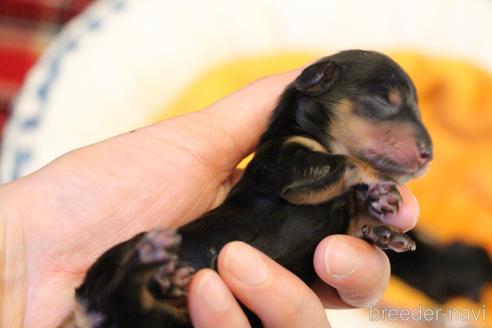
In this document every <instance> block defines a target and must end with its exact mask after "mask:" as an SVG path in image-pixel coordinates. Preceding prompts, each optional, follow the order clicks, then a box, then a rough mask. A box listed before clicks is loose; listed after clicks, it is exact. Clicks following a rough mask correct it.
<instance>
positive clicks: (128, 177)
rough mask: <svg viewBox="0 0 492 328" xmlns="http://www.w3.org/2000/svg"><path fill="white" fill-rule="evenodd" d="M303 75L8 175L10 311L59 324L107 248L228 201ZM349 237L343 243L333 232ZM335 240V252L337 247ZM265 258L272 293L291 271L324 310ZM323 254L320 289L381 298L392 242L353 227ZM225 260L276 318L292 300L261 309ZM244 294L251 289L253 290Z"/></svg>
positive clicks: (344, 296) (405, 216)
mask: <svg viewBox="0 0 492 328" xmlns="http://www.w3.org/2000/svg"><path fill="white" fill-rule="evenodd" d="M298 74H299V71H293V72H290V73H286V74H282V75H276V76H272V77H269V78H265V79H262V80H260V81H258V82H256V83H254V84H252V85H250V86H248V87H246V88H244V89H242V90H240V91H238V92H236V93H234V94H232V95H230V96H228V97H226V98H224V99H223V100H221V101H219V102H218V103H216V104H214V105H212V106H210V107H209V108H207V109H205V110H202V111H200V112H197V113H193V114H188V115H183V116H180V117H176V118H173V119H170V120H166V121H163V122H161V123H158V124H155V125H152V126H148V127H145V128H141V129H138V130H136V131H134V132H132V133H126V134H123V135H120V136H117V137H114V138H112V139H109V140H106V141H103V142H100V143H98V144H95V145H91V146H88V147H84V148H81V149H78V150H75V151H73V152H70V153H68V154H66V155H64V156H62V157H60V158H58V159H57V160H55V161H53V162H52V163H50V164H49V165H47V166H46V167H44V168H42V169H40V170H39V171H37V172H35V173H33V174H31V175H29V176H27V177H24V178H22V179H19V180H17V181H15V182H13V183H11V184H7V185H3V186H1V187H0V199H1V200H2V204H1V206H0V208H1V213H0V215H1V217H2V219H3V224H4V229H5V232H6V233H5V236H6V238H7V239H6V240H5V246H4V247H5V253H6V261H7V262H6V263H5V265H4V269H5V268H8V275H9V277H12V278H11V279H13V281H12V282H11V283H10V284H9V285H8V287H9V288H8V289H6V290H5V291H6V293H5V295H6V297H5V299H6V300H8V301H5V302H4V305H3V310H4V316H5V315H6V314H7V315H9V316H10V317H11V318H15V317H16V316H17V317H21V316H22V312H24V310H25V312H24V323H25V326H26V327H53V326H56V325H57V324H59V323H60V322H61V321H62V319H63V318H64V317H65V316H66V315H67V314H68V313H69V312H70V310H71V308H72V307H73V291H74V289H75V288H76V287H77V286H78V285H79V284H80V283H81V281H82V279H83V277H84V274H85V272H86V271H87V269H88V268H89V267H90V265H91V264H92V263H93V262H94V261H95V260H96V259H97V258H98V257H99V256H100V255H101V254H102V253H104V252H105V251H106V250H107V249H108V248H110V247H111V246H113V245H114V244H117V243H119V242H121V241H124V240H126V239H129V238H130V237H132V236H133V235H135V234H136V233H138V232H141V231H144V230H150V229H152V228H155V227H157V226H160V227H177V226H180V225H182V224H184V223H186V222H188V221H190V220H192V219H194V218H196V217H198V216H200V214H202V213H204V212H206V211H207V210H210V209H211V208H213V207H215V206H217V205H218V204H220V203H221V202H222V201H223V199H224V198H225V196H226V195H227V193H228V191H229V190H230V188H231V186H232V185H233V184H234V182H235V181H236V180H237V179H238V177H239V176H240V171H239V170H237V169H236V165H237V163H238V162H239V161H240V160H241V159H242V158H244V157H245V156H246V155H247V154H249V153H250V152H251V151H252V150H253V149H254V146H255V144H256V143H257V141H258V139H259V136H260V134H261V133H262V132H263V131H264V130H265V128H266V126H267V124H268V117H269V114H270V112H271V110H272V109H273V107H274V106H275V103H276V101H277V98H278V96H279V95H280V93H281V92H282V91H283V89H284V87H285V86H286V85H287V83H289V82H290V81H292V80H294V78H295V77H296V76H297V75H298ZM403 191H404V192H403V193H404V195H405V192H406V195H407V196H406V197H405V196H404V198H405V199H404V204H403V206H402V209H401V210H400V212H399V214H398V216H396V217H394V218H393V219H390V220H391V223H392V224H393V225H394V226H398V227H400V228H402V229H403V230H406V229H408V228H411V227H412V226H413V225H414V224H415V220H416V217H417V215H416V208H417V204H416V201H415V200H414V198H412V197H411V196H410V194H409V193H408V191H406V189H403ZM7 204H8V206H7ZM341 240H343V241H345V242H346V243H345V244H343V243H342V244H339V243H334V242H339V241H341ZM234 245H240V244H238V243H236V244H232V246H234ZM341 245H342V246H341ZM347 245H350V246H351V247H353V251H355V252H356V254H357V256H356V257H353V256H352V257H350V258H355V259H357V260H358V261H359V262H358V266H357V268H355V270H354V271H353V272H351V273H350V274H348V275H343V274H340V272H342V271H343V269H344V268H345V269H347V268H348V267H349V265H348V264H347V259H348V258H349V257H346V255H354V253H351V252H350V251H347V250H348V249H350V248H347V247H346V246H347ZM232 246H231V245H229V246H227V247H226V248H225V249H224V250H223V251H222V252H221V260H220V261H225V260H224V257H225V258H227V257H228V256H227V253H229V252H228V250H229V251H231V249H232V250H234V247H232ZM332 247H335V248H336V249H337V251H336V252H332V250H331V248H332ZM231 252H232V251H231ZM224 254H226V255H224ZM229 254H234V252H232V253H229ZM344 254H345V255H344ZM229 258H230V259H232V258H233V257H230V256H229ZM262 258H264V260H265V263H267V266H268V268H269V271H268V272H270V274H271V276H270V277H273V276H275V279H270V280H269V283H268V284H266V285H265V286H264V287H263V288H264V290H263V291H264V292H265V291H269V292H268V293H267V294H272V295H270V296H272V297H273V294H274V292H275V291H277V289H275V288H278V285H276V282H279V281H285V282H289V285H288V286H283V288H284V289H285V291H287V290H288V289H290V290H291V291H292V293H293V294H296V295H297V294H298V295H301V296H302V297H303V299H305V300H307V301H306V303H305V305H303V306H304V308H305V309H307V308H309V309H310V310H309V311H318V310H319V309H322V307H321V305H320V303H319V301H317V302H318V303H316V301H313V302H314V303H313V304H314V305H312V304H311V301H312V300H316V298H315V297H314V294H312V292H310V291H309V289H308V288H307V286H305V285H304V284H303V283H301V282H299V281H298V280H296V279H297V278H295V277H294V276H293V275H292V274H290V273H288V272H286V270H285V269H282V268H280V267H279V266H278V265H276V264H274V263H273V262H271V260H269V259H267V258H265V257H264V256H263V257H262ZM314 262H315V268H316V270H317V272H318V274H319V276H320V277H321V278H322V279H323V280H324V281H325V282H326V283H328V284H330V285H331V286H332V287H329V286H328V285H326V284H324V283H318V284H317V286H316V289H315V290H316V291H317V293H318V296H319V297H320V298H321V300H322V301H323V303H324V304H325V305H328V306H332V307H340V306H361V305H366V304H368V303H369V302H372V301H374V300H375V299H377V298H378V297H379V296H380V295H381V294H382V292H383V290H384V288H385V286H386V284H387V280H388V277H389V264H388V260H387V258H386V256H385V255H384V253H383V252H382V251H380V250H379V249H377V248H374V247H372V246H370V245H369V244H367V243H365V242H363V241H361V240H358V239H356V238H352V237H349V236H331V237H329V238H327V239H325V240H324V241H323V242H321V244H320V246H319V247H318V249H317V251H316V256H315V259H314ZM220 263H222V262H220ZM330 263H331V264H330ZM327 265H328V268H330V270H331V273H329V270H328V269H327ZM223 267H224V268H225V267H227V266H226V265H223V266H221V265H220V264H219V272H220V274H221V277H222V280H223V281H224V282H225V283H226V285H227V287H228V288H229V289H230V290H231V291H232V292H233V293H234V295H235V296H236V297H238V298H239V299H240V300H242V301H243V302H244V303H245V304H246V305H248V306H251V308H252V309H253V310H256V312H257V314H258V315H259V316H260V317H261V318H262V320H265V322H269V321H268V320H272V322H273V321H274V320H275V317H276V316H284V315H285V312H283V311H288V310H289V309H290V308H289V307H288V306H287V305H285V302H286V301H288V299H284V300H283V301H284V303H278V304H280V305H282V304H283V305H282V306H281V307H279V312H276V313H275V314H274V313H270V312H262V311H266V310H267V309H266V308H267V307H268V306H270V307H271V306H272V304H268V306H262V304H263V303H262V301H264V300H266V299H267V298H262V296H261V295H263V294H262V293H258V295H256V294H254V293H253V292H252V291H253V290H252V289H241V288H242V287H241V286H240V285H239V284H235V282H234V280H233V279H232V278H231V277H230V274H229V272H228V271H227V270H225V269H224V268H223ZM210 275H213V273H211V272H210V271H204V272H200V273H198V274H197V276H196V277H195V278H194V279H193V282H192V285H191V290H190V294H191V297H190V305H191V311H192V312H191V315H192V317H193V318H194V320H200V319H196V318H198V317H200V315H202V318H203V313H204V312H203V311H205V310H203V311H202V310H201V308H200V307H198V308H197V307H196V306H195V307H194V306H193V304H196V302H199V300H198V296H196V286H199V285H200V282H203V279H205V278H207V277H210ZM9 279H10V278H9ZM13 283H15V284H16V285H15V287H16V288H14V286H13ZM236 283H237V282H236ZM290 283H292V285H291V284H290ZM194 286H195V287H194ZM275 286H277V287H275ZM24 288H25V290H24ZM271 288H274V289H271ZM244 291H246V292H244ZM243 293H250V296H251V297H254V298H251V299H250V300H247V299H245V298H244V297H245V296H243ZM255 293H256V291H255ZM195 301H196V302H195ZM24 302H25V304H24ZM194 302H195V303H194ZM303 302H304V301H303ZM315 303H316V304H318V305H316V304H315ZM302 304H304V303H302ZM312 306H313V307H312ZM236 310H237V309H236ZM200 311H202V312H200ZM293 311H295V310H293ZM200 313H202V314H200ZM235 313H237V311H236V312H235ZM209 315H212V314H211V313H210V312H209ZM270 316H272V317H270ZM4 322H5V321H4ZM11 322H12V321H11ZM272 325H273V324H272ZM10 326H17V325H10ZM203 326H206V323H204V325H203Z"/></svg>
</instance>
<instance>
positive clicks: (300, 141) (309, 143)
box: [285, 136, 328, 153]
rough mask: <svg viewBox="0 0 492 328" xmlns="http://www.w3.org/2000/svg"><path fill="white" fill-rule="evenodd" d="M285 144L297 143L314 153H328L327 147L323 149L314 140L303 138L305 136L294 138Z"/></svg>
mask: <svg viewBox="0 0 492 328" xmlns="http://www.w3.org/2000/svg"><path fill="white" fill-rule="evenodd" d="M285 143H297V144H300V145H303V146H305V147H307V148H309V149H311V150H312V151H319V152H322V153H327V152H328V151H327V150H326V148H325V147H323V146H322V145H321V144H320V143H319V142H317V141H316V140H314V139H312V138H308V137H303V136H293V137H290V138H288V139H287V141H286V142H285Z"/></svg>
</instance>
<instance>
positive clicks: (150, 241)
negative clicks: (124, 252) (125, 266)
mask: <svg viewBox="0 0 492 328" xmlns="http://www.w3.org/2000/svg"><path fill="white" fill-rule="evenodd" d="M180 244H181V236H180V235H179V234H178V233H177V232H176V231H175V230H171V229H159V230H152V231H150V232H148V233H146V234H145V235H144V236H143V238H142V239H141V240H140V241H139V242H138V244H137V246H136V248H137V253H138V256H139V259H140V262H141V263H142V264H156V263H164V262H166V263H168V264H170V263H175V262H176V261H177V255H176V252H177V251H178V249H179V245H180Z"/></svg>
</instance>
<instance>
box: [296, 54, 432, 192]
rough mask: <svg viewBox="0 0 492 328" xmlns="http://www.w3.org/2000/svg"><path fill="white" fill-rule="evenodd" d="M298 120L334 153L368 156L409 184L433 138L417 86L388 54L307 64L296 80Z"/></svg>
mask: <svg viewBox="0 0 492 328" xmlns="http://www.w3.org/2000/svg"><path fill="white" fill-rule="evenodd" d="M294 86H295V88H296V89H297V90H298V91H299V92H300V93H301V98H300V101H299V110H298V112H297V122H298V124H299V125H300V126H301V127H304V128H307V129H310V130H315V132H314V134H315V135H317V136H318V138H320V139H322V140H321V142H323V143H324V144H325V145H327V146H328V147H330V148H331V150H332V151H333V152H336V153H343V154H347V155H349V156H354V157H356V158H358V159H360V160H363V161H365V162H367V163H369V164H371V165H372V166H373V167H375V168H376V169H377V170H379V171H381V172H383V173H385V174H388V175H390V176H392V177H393V178H394V179H396V180H398V181H400V182H404V181H406V180H408V179H411V178H413V177H416V176H418V175H420V174H422V173H423V172H424V171H425V169H426V167H427V165H428V163H429V161H430V160H431V159H432V142H431V139H430V136H429V134H428V133H427V130H426V129H425V127H424V125H423V124H422V121H421V119H420V113H419V108H418V106H417V95H416V90H415V86H414V85H413V83H412V81H411V80H410V78H409V76H408V75H407V74H406V73H405V71H403V69H402V68H401V67H400V66H399V65H398V64H397V63H395V62H394V61H393V60H391V59H390V58H389V57H387V56H385V55H383V54H380V53H377V52H370V51H362V50H349V51H343V52H340V53H337V54H335V55H333V56H329V57H325V58H323V59H321V60H320V61H318V62H316V63H314V64H312V65H311V66H309V67H307V68H306V69H305V70H304V71H303V72H302V73H301V75H300V76H299V77H298V78H297V79H296V81H295V82H294Z"/></svg>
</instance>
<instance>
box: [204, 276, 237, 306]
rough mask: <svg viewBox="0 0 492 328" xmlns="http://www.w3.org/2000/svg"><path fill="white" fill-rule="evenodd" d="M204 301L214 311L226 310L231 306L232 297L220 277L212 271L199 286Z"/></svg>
mask: <svg viewBox="0 0 492 328" xmlns="http://www.w3.org/2000/svg"><path fill="white" fill-rule="evenodd" d="M197 293H198V296H199V297H200V299H201V300H202V303H203V304H204V305H205V306H207V307H208V308H209V309H210V310H212V311H214V312H221V311H224V310H225V309H227V308H228V307H229V304H230V302H231V298H230V296H229V293H228V291H227V289H226V287H225V286H224V283H223V282H222V281H221V280H220V278H219V277H218V276H217V275H216V274H213V273H210V274H209V275H208V276H207V277H206V278H204V279H203V280H202V281H201V283H200V285H199V286H198V288H197Z"/></svg>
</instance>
